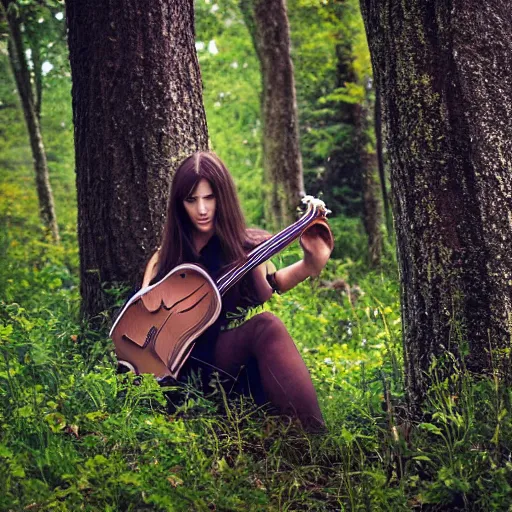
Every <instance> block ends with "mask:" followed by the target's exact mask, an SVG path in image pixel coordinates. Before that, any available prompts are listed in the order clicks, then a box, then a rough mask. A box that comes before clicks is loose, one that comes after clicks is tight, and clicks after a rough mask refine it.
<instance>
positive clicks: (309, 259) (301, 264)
mask: <svg viewBox="0 0 512 512" xmlns="http://www.w3.org/2000/svg"><path fill="white" fill-rule="evenodd" d="M300 245H301V246H302V250H303V251H304V258H303V259H302V260H300V261H297V263H293V264H292V265H289V266H288V267H285V268H282V269H281V270H278V271H277V272H276V273H275V276H274V278H275V281H276V284H277V288H278V289H279V291H280V292H281V293H283V292H287V291H288V290H291V289H292V288H293V287H295V286H297V285H298V284H299V283H301V282H302V281H304V280H305V279H307V278H308V277H316V276H318V275H319V274H320V272H321V271H322V269H323V268H324V267H325V265H326V264H327V261H328V260H329V257H330V256H331V252H332V245H331V244H329V243H328V242H327V241H326V240H324V239H323V238H322V237H321V236H316V235H315V234H314V233H309V232H307V231H306V233H304V234H303V235H302V237H301V239H300Z"/></svg>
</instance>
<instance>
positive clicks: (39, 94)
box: [31, 40, 43, 123]
mask: <svg viewBox="0 0 512 512" xmlns="http://www.w3.org/2000/svg"><path fill="white" fill-rule="evenodd" d="M33 43H34V44H32V45H31V49H32V62H33V63H34V89H33V90H34V108H35V110H36V116H37V119H38V120H39V123H41V105H42V102H43V70H42V67H41V66H42V65H43V63H42V62H41V48H40V47H39V41H37V40H36V41H33Z"/></svg>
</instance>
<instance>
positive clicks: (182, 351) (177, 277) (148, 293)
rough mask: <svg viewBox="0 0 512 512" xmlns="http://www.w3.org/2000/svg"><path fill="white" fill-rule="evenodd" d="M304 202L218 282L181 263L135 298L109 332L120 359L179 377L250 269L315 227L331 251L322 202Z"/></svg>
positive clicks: (138, 368)
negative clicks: (226, 298)
mask: <svg viewBox="0 0 512 512" xmlns="http://www.w3.org/2000/svg"><path fill="white" fill-rule="evenodd" d="M305 202H307V204H308V210H307V212H306V213H305V214H304V215H303V216H302V217H301V218H300V219H299V220H298V221H297V222H295V223H294V224H292V225H291V226H289V227H288V228H286V229H284V230H283V231H281V232H280V233H278V234H277V235H274V236H273V237H271V238H270V239H269V240H267V241H265V242H263V243H262V244H260V245H258V246H257V247H256V248H255V249H253V250H252V251H251V252H250V253H249V254H248V255H247V259H246V261H245V262H244V263H243V264H241V265H238V266H236V267H234V268H232V269H230V270H229V271H227V272H225V273H224V274H223V275H222V276H221V277H220V278H218V279H217V281H216V282H214V281H213V279H212V278H211V277H210V275H209V274H208V273H207V272H206V271H205V270H204V269H203V268H202V267H200V266H198V265H194V264H182V265H179V266H177V267H176V268H174V269H173V270H171V271H170V272H169V273H168V274H167V275H166V276H165V277H164V278H162V279H161V280H160V281H158V282H157V283H155V284H153V285H151V286H148V287H146V288H143V289H141V290H140V291H139V292H138V293H136V294H135V295H134V296H133V297H131V299H130V300H129V301H128V302H127V303H126V304H125V306H124V307H123V309H122V311H121V313H120V314H119V315H118V317H117V319H116V321H115V322H114V325H113V326H112V329H111V331H110V336H111V338H112V339H113V341H114V344H115V348H116V354H117V357H118V359H119V361H120V362H121V363H123V364H125V365H126V366H128V367H129V368H130V369H131V370H132V371H134V372H135V373H137V374H139V373H153V374H154V375H155V376H156V377H157V378H158V379H163V378H165V377H168V376H171V377H174V378H177V377H178V375H179V372H180V369H181V368H182V366H183V364H184V363H185V361H186V359H187V357H188V355H189V354H190V352H191V351H192V349H193V347H194V342H195V340H196V339H197V338H198V337H199V336H200V335H201V334H202V333H203V332H204V331H205V330H206V329H207V328H208V327H210V326H211V325H212V324H213V323H214V322H215V321H216V320H217V318H218V317H219V315H220V312H221V309H222V295H223V294H224V293H225V292H226V291H227V290H228V289H230V288H231V287H232V286H233V285H234V284H236V283H237V282H239V281H240V280H241V279H242V278H243V277H244V276H245V275H246V274H247V273H248V272H250V271H251V270H252V269H254V268H255V267H257V266H258V265H260V264H261V263H263V262H265V261H266V260H268V259H269V258H271V257H272V256H274V255H275V254H277V253H278V252H280V251H281V250H282V249H284V248H285V247H286V246H288V245H289V244H290V243H291V242H293V240H295V239H296V238H298V237H300V236H301V235H302V234H304V233H305V232H306V231H309V232H310V233H311V232H312V231H310V230H313V231H314V234H315V236H316V235H318V236H320V237H322V238H323V239H324V240H325V241H326V243H328V244H329V245H330V247H331V249H332V247H333V245H334V241H333V237H332V233H331V230H330V228H329V226H328V224H327V221H326V215H327V213H328V210H326V209H325V205H324V203H323V202H322V201H320V200H317V199H314V198H311V196H307V197H306V198H305Z"/></svg>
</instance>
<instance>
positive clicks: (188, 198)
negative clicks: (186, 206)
mask: <svg viewBox="0 0 512 512" xmlns="http://www.w3.org/2000/svg"><path fill="white" fill-rule="evenodd" d="M194 201H195V199H194V198H193V197H187V198H186V199H185V202H187V203H193V202H194Z"/></svg>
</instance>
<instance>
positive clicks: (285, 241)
mask: <svg viewBox="0 0 512 512" xmlns="http://www.w3.org/2000/svg"><path fill="white" fill-rule="evenodd" d="M319 216H320V213H319V211H318V210H317V209H316V208H311V209H310V210H308V211H307V212H306V213H305V214H304V215H303V216H302V217H301V218H300V219H299V220H298V221H297V222H295V223H293V224H292V225H291V226H288V227H287V228H285V229H283V230H282V231H280V232H279V233H277V235H274V236H273V237H271V238H269V239H268V240H267V241H265V242H263V243H262V244H260V245H258V246H257V247H256V248H255V249H253V250H252V251H251V252H250V253H249V254H248V255H247V260H246V261H245V262H244V263H242V264H241V265H238V266H236V267H234V268H232V269H230V270H228V271H227V272H226V273H224V274H223V275H222V276H221V277H219V278H218V279H217V288H218V289H219V292H220V294H221V295H224V293H226V292H227V291H228V290H229V289H230V288H231V287H232V286H234V285H235V284H236V283H238V282H239V281H240V280H241V279H242V278H243V277H244V276H245V275H246V274H247V273H249V272H250V271H251V270H252V269H254V268H256V267H257V266H258V265H261V264H262V263H263V262H265V261H267V260H268V259H270V258H272V256H275V255H276V254H277V253H279V252H280V251H282V250H283V249H284V248H285V247H287V246H288V245H290V244H291V243H292V242H293V241H294V240H295V239H296V238H298V237H299V236H300V235H301V234H302V233H303V232H304V230H305V229H306V228H307V227H308V226H309V224H311V223H312V222H313V221H314V220H315V219H316V218H317V217H319Z"/></svg>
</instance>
